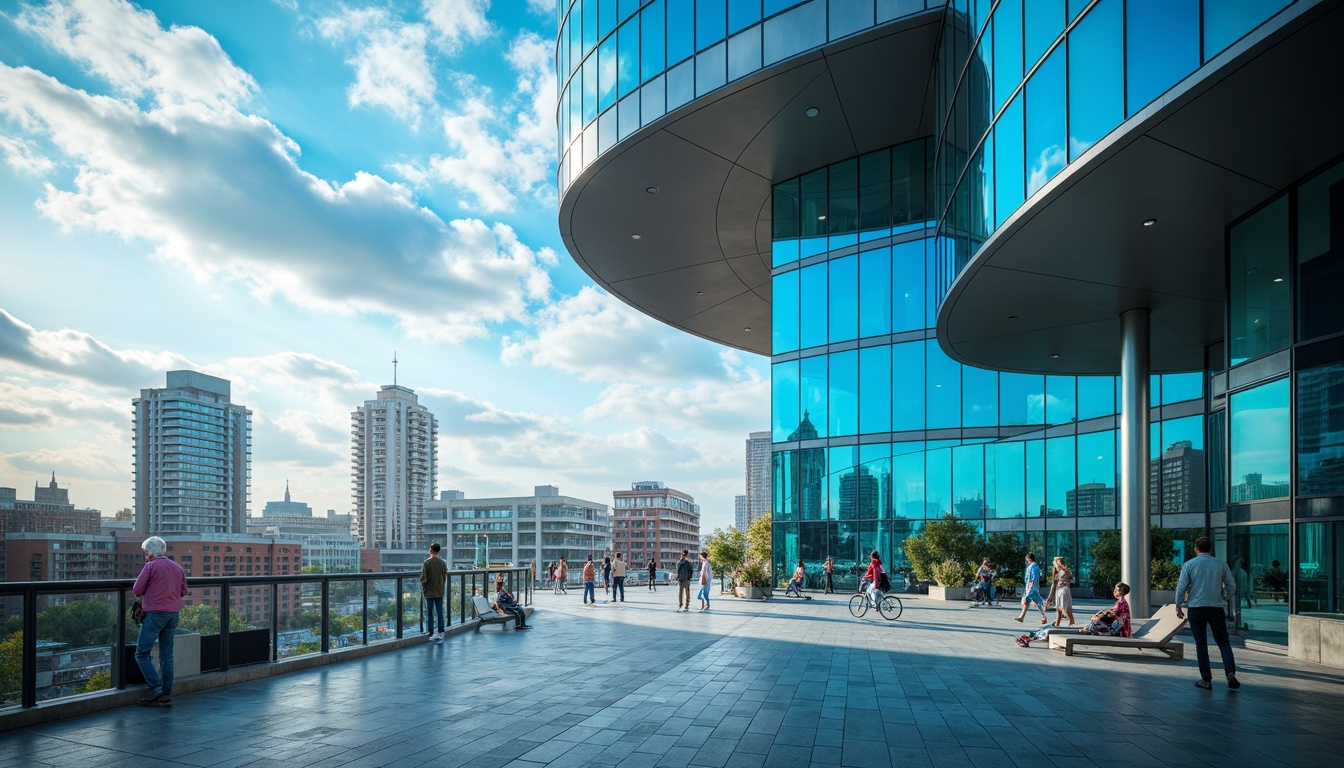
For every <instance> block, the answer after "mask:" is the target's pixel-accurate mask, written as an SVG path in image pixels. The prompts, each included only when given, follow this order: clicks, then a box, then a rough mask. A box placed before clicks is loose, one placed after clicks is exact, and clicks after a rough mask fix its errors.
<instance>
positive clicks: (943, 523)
mask: <svg viewBox="0 0 1344 768" xmlns="http://www.w3.org/2000/svg"><path fill="white" fill-rule="evenodd" d="M984 547H985V543H984V539H983V538H981V536H980V531H979V530H978V529H976V527H975V526H974V525H972V524H971V523H970V522H968V521H966V520H962V519H961V518H959V517H957V516H956V515H954V514H952V513H950V512H949V513H948V514H947V515H945V516H944V517H943V518H942V519H941V520H930V521H929V522H927V523H925V524H924V529H923V530H922V531H920V532H919V533H918V534H915V535H914V536H910V537H908V538H907V539H906V540H905V556H906V558H907V559H909V560H910V566H911V567H912V568H914V570H915V576H916V577H917V578H918V579H919V580H920V581H930V580H933V579H934V575H933V566H934V565H935V564H937V563H941V562H942V561H944V560H956V561H957V562H959V563H972V562H979V560H980V557H981V556H982V554H983V552H984Z"/></svg>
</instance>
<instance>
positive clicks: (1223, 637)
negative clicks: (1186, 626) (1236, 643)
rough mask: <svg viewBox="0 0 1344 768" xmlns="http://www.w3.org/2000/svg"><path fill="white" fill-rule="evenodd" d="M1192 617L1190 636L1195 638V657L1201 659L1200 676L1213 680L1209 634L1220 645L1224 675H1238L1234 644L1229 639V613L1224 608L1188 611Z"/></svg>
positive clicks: (1192, 608)
mask: <svg viewBox="0 0 1344 768" xmlns="http://www.w3.org/2000/svg"><path fill="white" fill-rule="evenodd" d="M1186 613H1187V614H1188V615H1189V616H1190V634H1191V635H1193V636H1194V638H1195V657H1196V658H1197V659H1199V676H1200V677H1201V678H1203V679H1205V680H1212V679H1213V670H1211V669H1210V668H1209V634H1208V633H1209V632H1210V631H1212V632H1213V642H1215V643H1217V644H1218V652H1219V653H1220V654H1222V657H1223V673H1224V674H1228V675H1235V674H1237V662H1236V661H1235V660H1233V658H1232V644H1231V643H1230V642H1228V639H1227V613H1226V612H1224V611H1223V609H1222V608H1213V607H1205V608H1195V607H1193V606H1192V607H1190V608H1187V609H1186Z"/></svg>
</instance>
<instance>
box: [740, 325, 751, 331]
mask: <svg viewBox="0 0 1344 768" xmlns="http://www.w3.org/2000/svg"><path fill="white" fill-rule="evenodd" d="M742 330H744V331H750V330H751V326H750V325H748V326H747V327H746V328H743V329H742Z"/></svg>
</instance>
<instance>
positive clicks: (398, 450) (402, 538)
mask: <svg viewBox="0 0 1344 768" xmlns="http://www.w3.org/2000/svg"><path fill="white" fill-rule="evenodd" d="M438 436H439V422H438V420H437V419H435V418H434V414H432V413H430V412H429V409H427V408H425V406H423V405H420V402H419V399H418V398H417V397H416V396H415V392H414V391H413V390H411V389H408V388H407V387H402V386H398V385H396V384H391V385H384V386H383V388H382V389H380V390H379V391H378V397H377V399H375V400H365V401H364V405H362V406H360V407H359V409H357V410H356V411H354V412H353V413H351V414H350V438H351V469H352V477H351V483H352V487H351V496H352V499H353V501H354V511H355V529H356V531H355V534H356V536H358V538H359V542H360V544H361V545H362V546H364V547H368V548H371V549H403V548H418V547H420V546H421V545H422V544H423V538H424V537H423V532H422V525H423V520H424V506H425V502H427V501H430V500H431V499H433V498H434V487H435V483H436V481H437V474H438V462H439V449H438Z"/></svg>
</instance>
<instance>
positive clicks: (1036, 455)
mask: <svg viewBox="0 0 1344 768" xmlns="http://www.w3.org/2000/svg"><path fill="white" fill-rule="evenodd" d="M1026 470H1027V472H1026V474H1027V516H1028V517H1040V516H1042V515H1044V514H1045V441H1044V440H1029V441H1027V447H1026Z"/></svg>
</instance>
